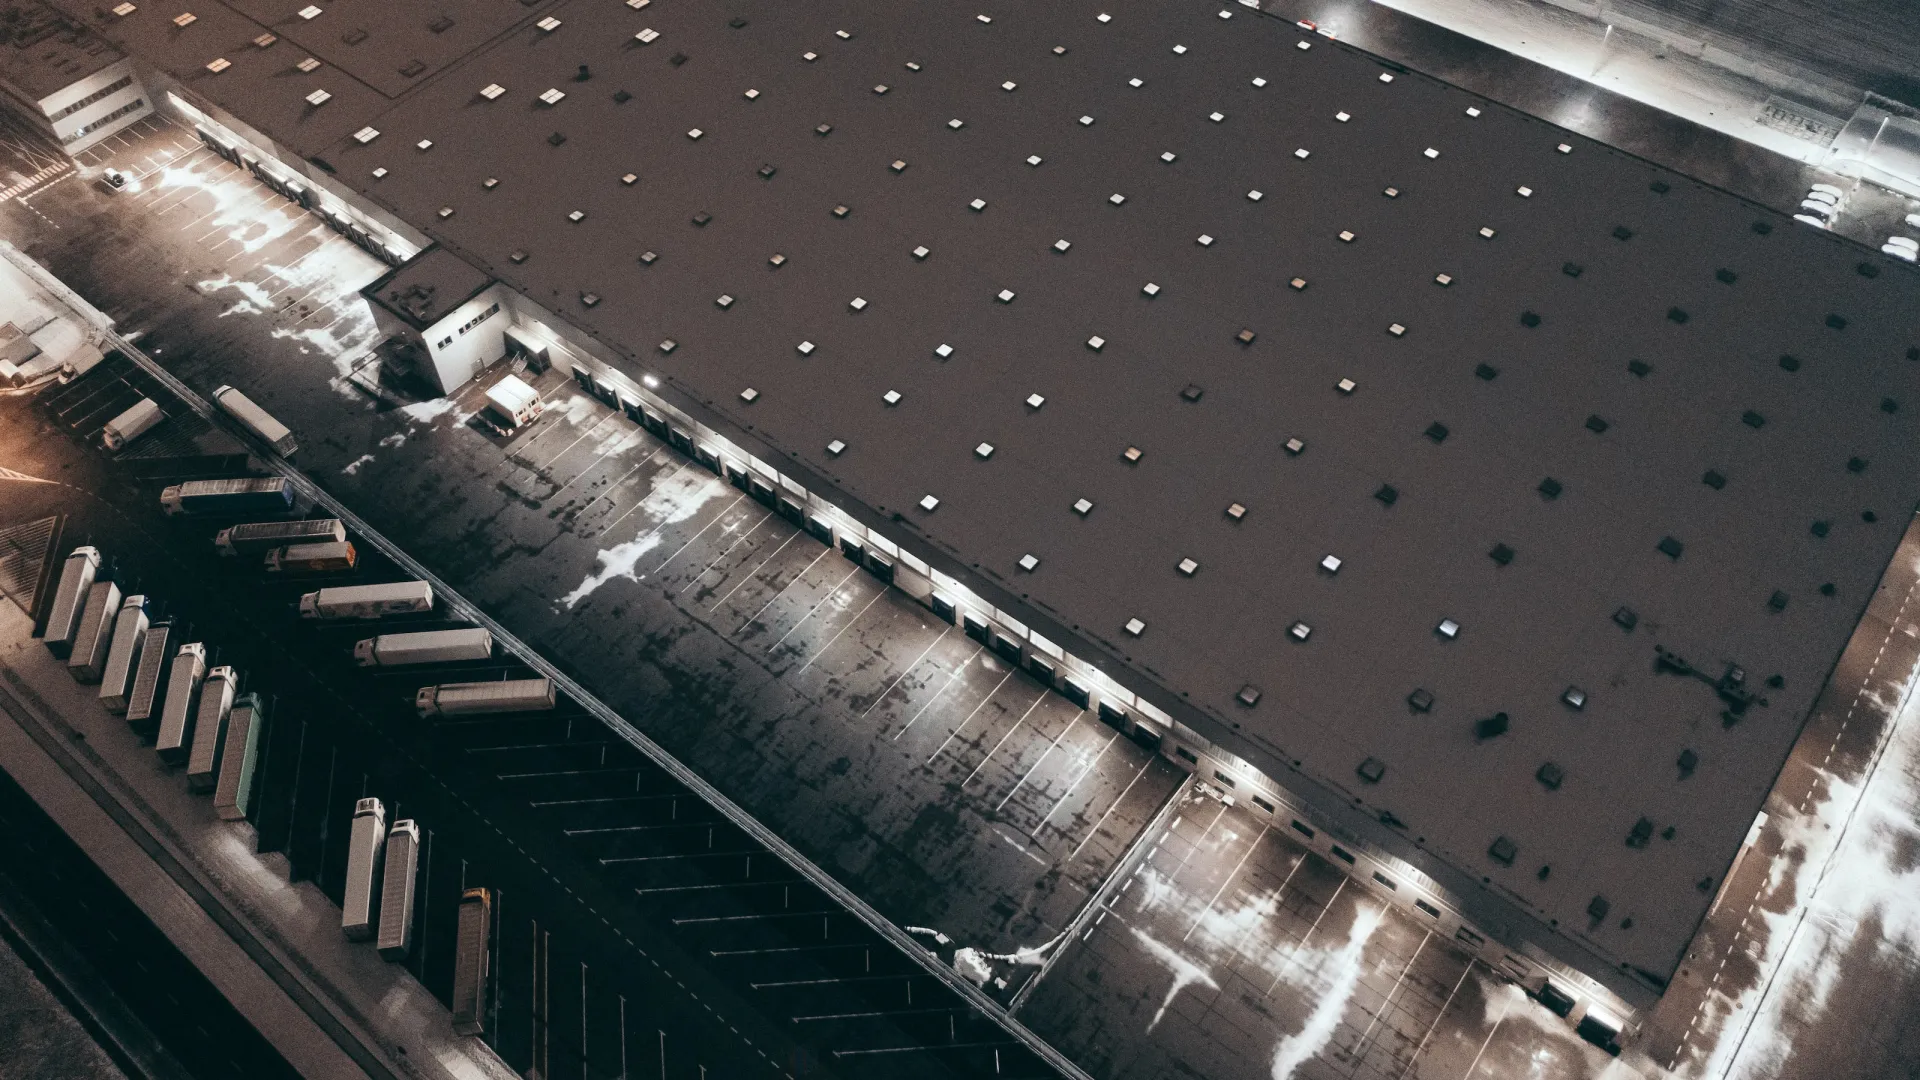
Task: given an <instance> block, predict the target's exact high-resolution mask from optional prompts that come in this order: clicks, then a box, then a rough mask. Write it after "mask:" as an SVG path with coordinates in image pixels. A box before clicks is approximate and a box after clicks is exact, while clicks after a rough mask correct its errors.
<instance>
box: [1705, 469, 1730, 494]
mask: <svg viewBox="0 0 1920 1080" xmlns="http://www.w3.org/2000/svg"><path fill="white" fill-rule="evenodd" d="M1700 482H1701V483H1703V484H1705V485H1707V486H1708V487H1710V488H1712V489H1713V490H1715V491H1719V490H1720V489H1721V488H1723V487H1726V486H1727V478H1726V476H1724V475H1723V474H1721V473H1719V472H1717V471H1715V470H1713V469H1708V470H1707V472H1706V475H1704V476H1702V477H1701V478H1700Z"/></svg>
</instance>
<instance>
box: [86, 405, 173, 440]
mask: <svg viewBox="0 0 1920 1080" xmlns="http://www.w3.org/2000/svg"><path fill="white" fill-rule="evenodd" d="M166 418H167V414H166V413H163V412H161V411H160V406H158V405H155V404H154V403H153V401H152V399H150V398H141V399H140V400H139V401H137V402H135V403H134V405H133V407H132V408H130V409H128V410H127V411H125V412H123V413H121V414H120V415H118V416H116V417H114V418H113V419H111V420H109V421H107V426H106V427H104V428H102V429H101V430H100V443H101V445H103V446H105V447H106V448H107V449H108V450H110V451H113V452H115V453H118V452H119V451H121V450H124V449H126V447H127V444H129V443H131V442H133V440H135V439H137V438H139V437H140V436H142V435H145V434H146V433H147V432H149V431H152V430H153V429H154V428H155V427H157V426H159V424H160V421H162V420H165V419H166Z"/></svg>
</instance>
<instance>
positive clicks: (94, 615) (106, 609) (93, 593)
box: [67, 581, 120, 684]
mask: <svg viewBox="0 0 1920 1080" xmlns="http://www.w3.org/2000/svg"><path fill="white" fill-rule="evenodd" d="M119 611H120V586H119V585H116V584H115V583H113V582H111V581H96V582H94V583H93V588H91V589H89V590H87V606H86V609H85V610H84V611H83V612H82V613H81V615H80V627H79V629H77V630H75V631H74V632H73V651H72V652H70V653H68V654H67V674H69V675H71V676H73V679H74V681H75V682H78V683H87V684H91V683H97V682H99V681H100V676H101V674H102V673H103V672H104V671H105V669H106V666H107V650H108V649H110V648H112V646H113V617H114V616H115V615H116V614H118V613H119Z"/></svg>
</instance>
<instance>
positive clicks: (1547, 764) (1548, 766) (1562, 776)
mask: <svg viewBox="0 0 1920 1080" xmlns="http://www.w3.org/2000/svg"><path fill="white" fill-rule="evenodd" d="M1533 778H1534V779H1535V780H1538V781H1540V783H1541V784H1542V785H1543V786H1545V787H1546V789H1547V790H1548V791H1559V790H1560V785H1561V784H1562V783H1563V782H1565V780H1566V779H1567V771H1566V770H1565V769H1562V768H1561V767H1560V766H1558V765H1555V764H1554V763H1553V762H1551V761H1544V762H1541V763H1540V771H1539V772H1536V773H1534V774H1533Z"/></svg>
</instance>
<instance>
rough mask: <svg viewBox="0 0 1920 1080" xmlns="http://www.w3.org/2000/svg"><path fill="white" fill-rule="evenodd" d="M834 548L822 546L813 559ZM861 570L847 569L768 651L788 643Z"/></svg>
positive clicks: (808, 567) (802, 572)
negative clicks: (845, 573)
mask: <svg viewBox="0 0 1920 1080" xmlns="http://www.w3.org/2000/svg"><path fill="white" fill-rule="evenodd" d="M832 550H833V549H832V548H830V547H829V548H822V549H820V554H819V555H818V556H816V557H815V558H814V560H813V561H814V562H815V563H817V562H819V561H820V560H821V559H823V558H825V557H826V555H827V552H829V551H832ZM811 569H813V565H812V564H811V563H809V564H808V565H807V570H811ZM859 572H860V568H859V567H857V566H856V567H854V568H853V569H851V570H849V571H847V576H846V577H843V578H841V579H840V580H839V581H838V582H836V583H834V586H833V588H831V589H828V590H827V595H825V596H823V597H821V598H820V602H819V603H817V604H815V605H813V606H812V607H811V608H808V609H807V613H806V614H805V615H802V616H800V621H799V622H796V623H794V624H793V625H792V626H791V627H789V628H788V629H787V632H786V633H784V634H781V635H780V640H779V641H776V642H774V643H773V644H771V645H769V646H767V651H768V652H769V653H771V652H772V651H773V650H775V649H777V648H779V647H780V646H782V645H784V644H786V642H787V639H788V638H790V637H792V636H793V632H794V631H795V630H798V629H800V628H801V627H802V626H805V625H806V623H807V620H808V619H811V618H813V616H814V614H815V613H817V612H818V611H819V610H820V609H821V608H822V607H825V606H826V603H827V601H829V600H831V599H833V598H834V597H835V596H838V595H839V594H840V589H841V586H844V585H845V584H846V583H847V582H849V581H852V580H853V575H855V574H857V573H859ZM805 576H807V571H806V570H802V571H801V572H800V577H805ZM793 580H794V581H795V582H798V581H799V580H800V578H794V579H793ZM792 587H793V586H792V584H789V585H788V588H792ZM780 591H781V592H785V591H786V589H782V590H780ZM879 595H880V594H879V593H875V594H874V598H875V599H878V598H879ZM768 603H769V604H771V603H772V601H768ZM762 610H765V609H764V608H763V609H762ZM860 610H861V611H862V613H864V612H865V611H866V609H865V608H861V609H860ZM834 636H835V637H838V636H839V635H837V634H836V635H834Z"/></svg>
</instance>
